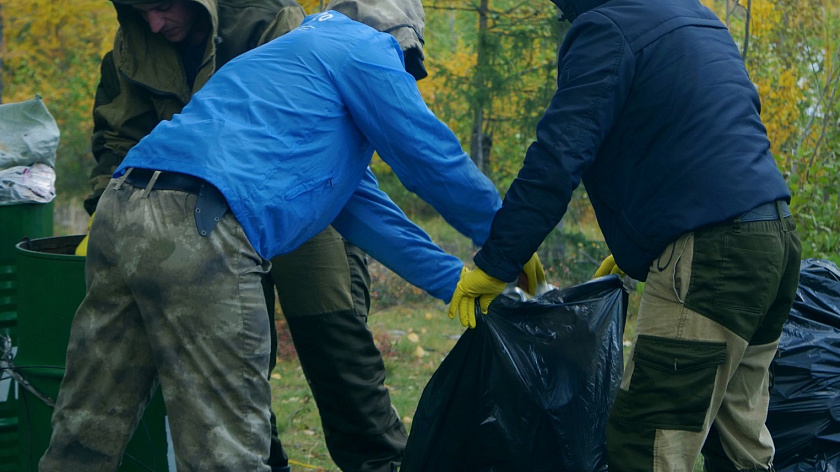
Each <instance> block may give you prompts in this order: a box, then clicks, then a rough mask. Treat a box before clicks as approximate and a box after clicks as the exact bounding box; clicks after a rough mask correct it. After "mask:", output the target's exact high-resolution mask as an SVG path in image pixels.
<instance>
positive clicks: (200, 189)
mask: <svg viewBox="0 0 840 472" xmlns="http://www.w3.org/2000/svg"><path fill="white" fill-rule="evenodd" d="M123 181H124V182H125V183H127V184H129V185H132V186H134V187H137V188H143V189H146V193H147V194H148V192H150V191H152V190H176V191H180V192H187V193H191V194H193V195H198V198H197V199H196V201H195V227H196V229H197V230H198V234H199V235H201V236H208V235H209V234H210V233H211V232H212V231H213V228H215V227H216V225H217V224H219V221H221V219H222V216H224V215H225V213H226V212H227V211H228V204H227V200H225V197H224V195H222V192H219V190H218V189H217V188H216V187H214V186H213V185H212V184H210V183H209V182H207V181H206V180H204V179H201V178H198V177H194V176H192V175H187V174H181V173H178V172H163V171H155V170H150V169H138V168H134V167H132V168H130V169H128V170H127V171H126V173H125V174H124V175H123Z"/></svg>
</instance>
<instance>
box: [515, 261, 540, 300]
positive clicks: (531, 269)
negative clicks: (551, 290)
mask: <svg viewBox="0 0 840 472" xmlns="http://www.w3.org/2000/svg"><path fill="white" fill-rule="evenodd" d="M522 273H524V274H525V278H526V279H527V280H528V286H527V287H522V286H520V287H519V288H521V289H523V290H525V291H526V292H528V295H531V296H536V294H537V287H539V286H541V285H545V271H544V270H543V265H542V262H540V258H539V256H537V253H536V252H535V253H534V255H533V256H531V259H529V260H528V262H526V263H525V266H524V267H522Z"/></svg>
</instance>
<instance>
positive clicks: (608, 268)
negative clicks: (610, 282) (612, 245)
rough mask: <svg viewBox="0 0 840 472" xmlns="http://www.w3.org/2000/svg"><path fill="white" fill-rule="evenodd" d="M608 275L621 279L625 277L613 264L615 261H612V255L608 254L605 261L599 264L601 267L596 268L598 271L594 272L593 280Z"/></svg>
mask: <svg viewBox="0 0 840 472" xmlns="http://www.w3.org/2000/svg"><path fill="white" fill-rule="evenodd" d="M610 274H618V275H619V276H621V277H624V276H625V275H627V274H625V273H624V271H623V270H621V269H619V268H618V266H617V265H616V264H615V259H613V256H612V254H610V255H609V256H607V257H606V259H604V262H602V263H601V267H598V270H596V271H595V277H593V278H595V279H597V278H598V277H603V276H605V275H610Z"/></svg>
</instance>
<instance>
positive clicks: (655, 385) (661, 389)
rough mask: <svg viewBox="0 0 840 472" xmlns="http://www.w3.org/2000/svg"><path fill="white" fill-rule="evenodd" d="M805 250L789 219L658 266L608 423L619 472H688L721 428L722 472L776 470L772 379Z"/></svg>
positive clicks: (733, 229) (691, 247)
mask: <svg viewBox="0 0 840 472" xmlns="http://www.w3.org/2000/svg"><path fill="white" fill-rule="evenodd" d="M800 250H801V249H800V243H799V239H798V237H797V235H796V228H795V224H794V222H793V219H792V218H790V217H788V218H785V219H783V220H779V219H776V220H773V221H753V222H747V223H744V222H738V221H733V222H731V223H727V224H722V225H716V226H713V227H709V228H704V229H702V230H698V231H696V232H694V233H689V234H686V235H684V236H682V237H681V238H679V239H678V240H677V241H675V242H674V243H672V244H671V245H670V246H668V247H667V248H666V249H665V251H664V252H663V254H662V256H661V257H660V258H659V259H658V260H656V261H654V263H653V265H652V266H651V269H650V272H649V274H648V278H647V282H646V284H645V289H644V292H643V293H642V299H641V305H640V307H639V315H638V319H637V322H636V336H635V339H634V343H633V349H632V351H631V352H630V358H629V360H628V363H627V368H626V370H625V373H624V378H623V380H622V385H621V388H620V389H619V392H618V394H617V396H616V399H615V402H614V404H613V408H612V411H611V412H610V417H609V421H608V424H607V450H608V458H609V469H610V471H611V472H615V471H618V472H622V471H639V472H641V471H645V472H650V471H655V472H679V471H685V472H691V471H692V470H693V467H694V463H695V461H696V459H697V457H698V455H699V454H700V451H701V448H702V447H703V444H704V442H705V440H706V437H707V435H708V433H709V430H710V428H712V425H714V428H715V430H716V433H717V434H716V438H715V441H716V442H717V444H716V446H717V447H718V450H720V451H721V452H722V456H723V457H720V456H718V459H719V460H720V463H723V464H725V467H724V468H722V469H719V470H731V471H742V470H771V467H772V461H773V453H774V447H773V440H772V438H771V437H770V433H769V431H768V430H767V427H766V426H765V424H764V423H765V419H766V416H767V407H768V403H769V389H768V381H769V380H768V368H769V366H770V363H771V361H772V360H773V357H774V355H775V353H776V349H777V347H778V343H779V337H780V335H781V332H782V325H783V324H784V322H785V320H786V319H787V316H788V313H789V311H790V307H791V304H792V303H793V299H794V296H795V294H796V288H797V284H798V280H799V262H800V260H799V258H800Z"/></svg>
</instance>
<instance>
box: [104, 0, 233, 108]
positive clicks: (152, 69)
mask: <svg viewBox="0 0 840 472" xmlns="http://www.w3.org/2000/svg"><path fill="white" fill-rule="evenodd" d="M190 1H193V2H195V3H197V4H198V5H201V7H202V8H203V9H204V10H205V11H206V12H207V15H208V18H209V19H210V33H209V38H208V39H209V40H208V41H207V46H206V51H205V57H209V56H211V55H213V54H215V51H216V44H215V39H216V36H217V35H218V28H219V15H218V4H217V0H190ZM112 2H113V3H114V9H116V11H117V21H118V22H119V24H120V29H119V31H118V33H117V36H116V38H115V40H114V64H115V66H116V67H117V69H118V70H119V71H120V72H121V73H122V74H124V75H125V76H126V77H128V78H129V79H130V80H131V81H133V82H137V83H142V84H146V85H148V86H150V87H152V88H154V89H156V90H158V91H160V92H164V93H170V94H173V95H175V96H177V97H179V99H180V100H181V101H183V102H184V103H186V101H187V100H189V97H190V94H191V91H190V88H189V87H188V86H187V84H186V82H184V83H183V84H182V83H181V82H182V80H180V79H176V78H175V77H176V76H175V75H173V73H172V71H177V70H180V69H181V66H180V58H179V55H178V54H177V52H176V51H175V49H174V48H173V47H172V44H170V43H169V42H168V41H167V40H166V39H165V38H164V37H163V36H161V35H156V34H153V33H152V32H151V31H150V30H149V24H148V23H147V22H146V20H144V19H143V17H142V16H141V14H140V12H138V11H137V10H136V9H134V8H133V7H132V5H134V4H137V3H143V2H141V1H138V0H112ZM146 3H148V1H146ZM209 72H212V71H209ZM207 78H208V76H207V75H206V74H205V75H204V76H203V77H202V78H201V79H200V80H198V81H197V82H198V83H200V84H203V83H204V82H205V81H206V79H207Z"/></svg>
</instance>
